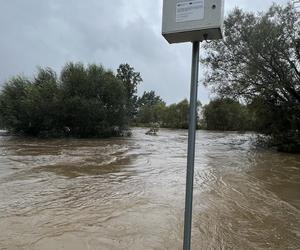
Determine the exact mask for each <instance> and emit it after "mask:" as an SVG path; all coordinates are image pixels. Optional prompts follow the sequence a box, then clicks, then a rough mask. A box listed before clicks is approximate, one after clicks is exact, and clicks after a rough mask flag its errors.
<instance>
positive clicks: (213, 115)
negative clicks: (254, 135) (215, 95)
mask: <svg viewBox="0 0 300 250" xmlns="http://www.w3.org/2000/svg"><path fill="white" fill-rule="evenodd" d="M252 124H253V121H252V115H251V113H250V112H249V110H248V108H247V107H246V106H244V105H242V104H240V103H239V102H238V101H235V100H232V99H229V98H224V99H221V98H219V99H215V100H213V101H211V102H210V103H209V104H208V105H205V106H204V107H203V127H204V128H205V129H208V130H222V131H245V130H252Z"/></svg>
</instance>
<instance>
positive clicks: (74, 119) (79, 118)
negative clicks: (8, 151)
mask: <svg viewBox="0 0 300 250" xmlns="http://www.w3.org/2000/svg"><path fill="white" fill-rule="evenodd" d="M129 70H132V71H133V69H129ZM129 80H130V79H129ZM128 100H129V98H128V95H127V89H126V86H124V83H123V82H122V80H120V79H119V78H118V76H116V75H114V74H113V72H112V71H109V70H106V69H104V68H103V67H102V66H100V65H95V64H92V65H89V66H87V67H84V65H83V64H80V63H77V64H74V63H68V64H67V65H66V66H65V67H64V68H63V69H62V71H61V73H60V76H59V77H58V76H57V75H56V73H55V72H54V71H53V70H52V69H50V68H46V69H42V68H40V69H39V70H38V73H37V75H36V76H35V77H34V78H33V79H28V78H25V77H21V76H17V77H14V78H12V79H11V80H10V81H8V82H7V83H6V84H5V85H4V87H3V90H2V92H1V95H0V116H1V123H2V124H1V125H2V127H4V128H6V129H8V130H9V131H12V132H14V133H17V134H23V135H30V136H42V137H49V136H51V137H57V136H75V137H108V136H119V135H122V133H123V130H124V128H125V127H126V126H127V124H128V113H129V112H128V110H129V108H128V106H129V105H130V104H129V102H128Z"/></svg>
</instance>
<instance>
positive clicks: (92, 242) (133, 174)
mask: <svg viewBox="0 0 300 250" xmlns="http://www.w3.org/2000/svg"><path fill="white" fill-rule="evenodd" d="M252 138H253V136H252V135H251V134H237V133H211V132H204V131H201V132H198V134H197V147H196V151H197V152H196V169H195V195H194V217H193V240H192V246H193V249H283V250H285V249H300V156H299V155H289V154H280V153H277V152H273V151H268V150H262V149H256V148H255V147H253V146H251V145H252V144H251V139H252ZM186 148H187V132H186V131H180V130H173V131H172V130H162V131H160V133H159V136H157V137H151V136H146V135H145V130H143V129H135V130H134V131H133V137H132V138H124V139H110V140H75V139H56V140H37V139H20V138H13V137H0V249H1V250H2V249H70V250H73V249H74V250H77V249H80V250H84V249H112V250H114V249H124V250H127V249H130V250H131V249H132V250H143V249H156V250H159V249H181V247H182V235H183V229H182V228H183V212H184V192H185V171H186Z"/></svg>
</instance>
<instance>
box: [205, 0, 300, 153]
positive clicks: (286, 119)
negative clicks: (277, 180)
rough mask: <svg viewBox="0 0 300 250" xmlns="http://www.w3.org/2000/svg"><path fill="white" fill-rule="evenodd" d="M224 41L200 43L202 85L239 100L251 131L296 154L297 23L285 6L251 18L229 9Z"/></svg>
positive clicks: (299, 106) (299, 95)
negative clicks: (251, 119) (203, 71)
mask: <svg viewBox="0 0 300 250" xmlns="http://www.w3.org/2000/svg"><path fill="white" fill-rule="evenodd" d="M224 25H225V39H224V40H223V41H221V42H211V43H207V44H205V49H206V54H205V57H204V58H203V60H202V62H203V63H204V64H205V65H206V66H207V69H208V70H207V78H206V84H207V85H208V86H211V87H212V89H213V90H214V91H215V93H217V94H218V96H220V97H229V98H233V99H236V100H242V101H243V102H244V103H246V104H247V105H248V107H249V108H250V110H251V111H252V114H253V115H254V121H255V130H256V131H259V132H261V133H264V134H266V135H269V136H270V137H271V138H272V143H273V144H274V145H278V146H279V149H281V150H283V151H292V152H300V137H299V130H300V20H299V16H298V14H297V13H296V11H295V9H294V8H293V6H292V5H291V4H288V5H287V6H286V7H282V6H278V5H273V6H272V7H271V8H270V9H269V10H268V11H267V12H266V13H261V14H258V15H255V14H253V13H247V12H244V11H242V10H240V9H235V10H234V11H233V12H232V13H231V14H230V15H229V16H228V17H227V19H226V20H225V23H224Z"/></svg>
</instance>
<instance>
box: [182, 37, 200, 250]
mask: <svg viewBox="0 0 300 250" xmlns="http://www.w3.org/2000/svg"><path fill="white" fill-rule="evenodd" d="M199 47H200V42H193V56H192V76H191V94H190V113H189V136H188V156H187V174H186V195H185V217H184V240H183V250H190V248H191V231H192V212H193V189H194V162H195V141H196V129H197V95H198V73H199V51H200V48H199Z"/></svg>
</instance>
